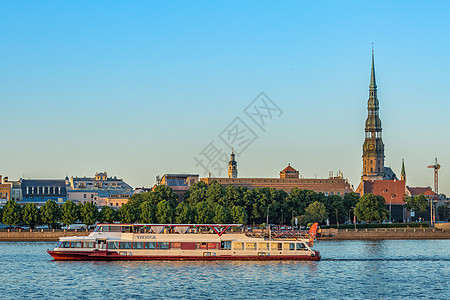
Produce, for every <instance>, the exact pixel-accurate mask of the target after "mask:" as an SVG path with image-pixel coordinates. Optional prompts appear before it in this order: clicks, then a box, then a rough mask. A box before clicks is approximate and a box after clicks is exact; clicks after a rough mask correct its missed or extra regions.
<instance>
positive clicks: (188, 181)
mask: <svg viewBox="0 0 450 300" xmlns="http://www.w3.org/2000/svg"><path fill="white" fill-rule="evenodd" d="M198 181H199V176H198V175H197V174H164V175H163V177H162V178H161V180H160V181H159V184H162V185H166V186H169V187H170V188H171V189H172V190H173V192H174V193H175V194H176V195H177V196H178V197H179V199H183V197H184V194H185V193H186V191H187V190H188V189H189V187H191V186H192V185H193V184H195V183H197V182H198ZM155 187H156V185H155V186H154V187H153V188H155Z"/></svg>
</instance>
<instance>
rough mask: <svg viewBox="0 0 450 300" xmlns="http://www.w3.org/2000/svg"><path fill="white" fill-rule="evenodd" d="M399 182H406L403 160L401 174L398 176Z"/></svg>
mask: <svg viewBox="0 0 450 300" xmlns="http://www.w3.org/2000/svg"><path fill="white" fill-rule="evenodd" d="M400 180H406V171H405V160H404V159H402V174H401V175H400Z"/></svg>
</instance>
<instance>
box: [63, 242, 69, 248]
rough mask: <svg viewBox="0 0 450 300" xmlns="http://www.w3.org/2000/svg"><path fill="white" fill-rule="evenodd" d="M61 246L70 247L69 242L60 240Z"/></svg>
mask: <svg viewBox="0 0 450 300" xmlns="http://www.w3.org/2000/svg"><path fill="white" fill-rule="evenodd" d="M61 248H70V242H62V244H61Z"/></svg>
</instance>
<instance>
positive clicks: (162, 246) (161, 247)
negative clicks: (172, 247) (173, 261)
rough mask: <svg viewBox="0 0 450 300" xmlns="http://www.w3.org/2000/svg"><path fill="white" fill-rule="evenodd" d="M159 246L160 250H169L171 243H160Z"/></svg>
mask: <svg viewBox="0 0 450 300" xmlns="http://www.w3.org/2000/svg"><path fill="white" fill-rule="evenodd" d="M157 245H158V249H169V243H167V242H161V243H158V244H157Z"/></svg>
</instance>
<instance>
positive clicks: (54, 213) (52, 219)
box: [39, 199, 61, 228]
mask: <svg viewBox="0 0 450 300" xmlns="http://www.w3.org/2000/svg"><path fill="white" fill-rule="evenodd" d="M39 212H40V213H41V220H42V222H43V223H44V224H47V225H48V227H49V228H50V227H52V225H53V227H54V225H55V224H56V222H58V221H59V219H60V215H61V210H60V209H59V206H58V204H56V202H55V201H53V200H50V199H49V200H47V202H45V204H44V205H42V207H41V208H40V209H39Z"/></svg>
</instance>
